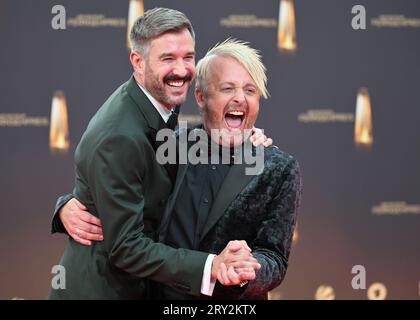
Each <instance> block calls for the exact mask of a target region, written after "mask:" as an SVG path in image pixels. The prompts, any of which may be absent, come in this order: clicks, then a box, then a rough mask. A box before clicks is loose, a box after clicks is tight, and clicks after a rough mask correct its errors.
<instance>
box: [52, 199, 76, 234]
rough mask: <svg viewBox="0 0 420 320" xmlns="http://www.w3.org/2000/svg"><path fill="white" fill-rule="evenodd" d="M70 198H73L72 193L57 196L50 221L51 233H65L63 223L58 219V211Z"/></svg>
mask: <svg viewBox="0 0 420 320" xmlns="http://www.w3.org/2000/svg"><path fill="white" fill-rule="evenodd" d="M72 198H74V196H73V194H67V195H65V196H61V197H60V198H58V200H57V203H56V205H55V210H54V215H53V218H52V221H51V233H67V231H66V229H65V228H64V225H63V223H62V222H61V220H60V216H59V212H60V210H61V208H62V207H63V206H64V205H65V204H66V203H67V202H68V201H69V200H71V199H72Z"/></svg>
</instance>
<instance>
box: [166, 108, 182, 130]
mask: <svg viewBox="0 0 420 320" xmlns="http://www.w3.org/2000/svg"><path fill="white" fill-rule="evenodd" d="M180 108H181V106H180V105H176V106H175V107H174V109H173V110H172V114H171V116H170V117H169V119H168V122H166V126H167V127H168V128H169V129H172V130H175V128H176V126H177V125H178V114H179V109H180Z"/></svg>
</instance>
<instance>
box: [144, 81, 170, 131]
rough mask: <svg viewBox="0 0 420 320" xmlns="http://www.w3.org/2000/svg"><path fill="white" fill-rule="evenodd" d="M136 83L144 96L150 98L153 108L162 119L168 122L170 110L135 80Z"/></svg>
mask: <svg viewBox="0 0 420 320" xmlns="http://www.w3.org/2000/svg"><path fill="white" fill-rule="evenodd" d="M137 85H138V86H139V87H140V89H141V90H142V91H143V92H144V94H145V95H146V97H147V98H148V99H149V100H150V102H151V103H152V104H153V106H154V107H155V109H156V110H157V111H158V112H159V114H160V116H161V117H162V119H163V121H165V123H166V122H168V120H169V117H170V116H171V114H172V112H171V110H168V109H167V108H165V107H164V106H163V105H162V104H161V103H160V102H159V101H157V100H156V99H155V98H154V97H153V96H152V95H151V94H150V93H149V92H148V91H147V90H146V89H145V88H144V87H143V86H142V85H141V84H140V83H138V82H137Z"/></svg>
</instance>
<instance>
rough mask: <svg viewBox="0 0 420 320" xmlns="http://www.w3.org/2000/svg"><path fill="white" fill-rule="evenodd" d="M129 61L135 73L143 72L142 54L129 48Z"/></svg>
mask: <svg viewBox="0 0 420 320" xmlns="http://www.w3.org/2000/svg"><path fill="white" fill-rule="evenodd" d="M130 62H131V65H132V66H133V69H134V71H135V72H136V73H138V74H140V75H142V74H143V73H144V64H145V61H144V58H143V56H142V55H141V54H140V53H139V52H136V51H133V50H131V52H130Z"/></svg>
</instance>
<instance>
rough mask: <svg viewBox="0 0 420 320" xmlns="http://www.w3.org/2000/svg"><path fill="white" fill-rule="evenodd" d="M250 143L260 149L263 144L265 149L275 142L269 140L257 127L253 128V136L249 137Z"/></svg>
mask: <svg viewBox="0 0 420 320" xmlns="http://www.w3.org/2000/svg"><path fill="white" fill-rule="evenodd" d="M249 141H251V142H252V144H253V145H254V147H258V146H259V145H261V144H262V145H263V146H264V147H269V146H271V145H272V144H273V140H272V139H271V138H267V136H266V135H265V134H264V133H263V131H262V130H261V129H258V128H255V127H253V128H252V136H251V137H249Z"/></svg>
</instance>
